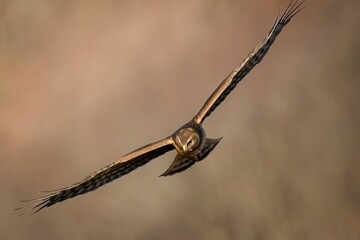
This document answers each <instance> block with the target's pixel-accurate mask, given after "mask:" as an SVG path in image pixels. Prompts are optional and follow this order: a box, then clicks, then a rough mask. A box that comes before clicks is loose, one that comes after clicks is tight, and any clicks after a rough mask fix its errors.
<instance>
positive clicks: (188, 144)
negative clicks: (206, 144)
mask: <svg viewBox="0 0 360 240" xmlns="http://www.w3.org/2000/svg"><path fill="white" fill-rule="evenodd" d="M193 143H194V140H193V139H190V140H189V141H188V142H187V146H188V147H190V146H192V145H193Z"/></svg>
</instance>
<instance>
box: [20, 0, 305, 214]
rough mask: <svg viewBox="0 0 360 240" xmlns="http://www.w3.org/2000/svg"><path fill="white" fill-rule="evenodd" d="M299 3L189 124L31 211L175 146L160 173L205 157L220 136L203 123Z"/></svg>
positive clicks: (112, 177)
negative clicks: (209, 135)
mask: <svg viewBox="0 0 360 240" xmlns="http://www.w3.org/2000/svg"><path fill="white" fill-rule="evenodd" d="M302 3H303V1H302V2H300V3H298V1H295V2H293V1H292V0H291V1H290V3H289V5H288V7H287V8H286V10H285V12H284V13H283V15H282V16H281V17H280V18H279V17H278V18H277V19H276V22H275V24H274V25H273V27H272V28H271V30H270V32H269V34H268V35H267V37H266V38H265V39H264V40H263V42H261V44H259V45H258V46H257V47H256V48H255V49H254V50H253V51H252V52H251V53H250V54H249V55H248V57H247V58H246V59H245V60H244V61H243V63H242V64H241V65H240V67H238V68H236V69H235V70H234V71H233V72H231V73H230V74H229V76H227V77H226V78H225V80H223V81H222V82H221V83H220V85H219V86H218V87H217V88H216V89H215V91H214V92H213V93H212V94H211V95H210V97H209V98H208V99H207V100H206V102H205V104H204V105H203V106H202V108H201V109H200V111H199V112H198V113H197V114H196V115H195V116H194V117H193V118H192V119H191V120H190V121H189V122H188V123H186V124H185V125H183V126H182V127H180V128H179V129H178V130H176V131H175V132H174V133H173V134H171V135H170V136H169V137H166V138H164V139H162V140H160V141H157V142H154V143H150V144H148V145H146V146H144V147H141V148H139V149H137V150H135V151H133V152H130V153H128V154H126V155H124V156H122V157H121V158H120V159H118V160H116V161H115V162H113V163H111V164H110V165H108V166H106V167H104V168H102V169H100V170H98V171H96V172H94V173H92V174H90V175H89V176H87V177H86V178H85V179H83V180H82V181H80V182H78V183H75V184H73V185H70V186H68V187H65V188H62V189H58V190H54V191H51V192H50V194H49V195H47V196H45V197H42V198H38V199H34V200H27V201H34V202H33V203H32V204H31V206H34V207H33V209H34V211H35V212H34V213H36V212H38V211H40V210H41V209H43V208H45V207H50V206H52V205H54V204H55V203H59V202H62V201H64V200H66V199H69V198H73V197H76V196H78V195H81V194H84V193H87V192H90V191H93V190H95V189H97V188H98V187H100V186H102V185H104V184H106V183H109V182H111V181H113V180H115V179H117V178H119V177H121V176H123V175H126V174H128V173H130V172H131V171H133V170H135V169H136V168H138V167H140V166H142V165H144V164H146V163H148V162H149V161H150V160H152V159H154V158H156V157H158V156H160V155H162V154H164V153H166V152H168V151H171V150H174V149H175V150H176V151H177V155H176V157H175V159H174V161H173V162H172V164H171V165H170V167H169V168H168V169H167V170H166V171H165V172H164V173H163V174H162V175H161V176H169V175H173V174H175V173H179V172H182V171H184V170H186V169H188V168H189V167H191V166H192V165H194V164H195V163H196V162H199V161H201V160H203V159H205V158H206V157H207V155H209V153H210V152H211V151H212V150H214V148H215V147H216V145H217V144H218V143H219V142H220V140H221V138H217V139H210V138H206V134H205V131H204V129H203V127H202V123H203V122H204V120H205V119H206V118H207V117H208V116H209V115H210V114H211V113H212V112H213V111H214V110H215V108H216V107H218V106H219V105H220V103H221V102H222V101H224V99H225V98H226V96H227V95H228V94H229V93H230V92H231V91H232V90H233V89H234V88H235V87H236V85H237V84H238V83H239V82H240V81H241V80H242V79H243V78H244V77H245V76H246V75H247V74H248V73H249V72H250V71H251V69H252V68H253V67H254V66H255V65H256V64H258V63H259V62H260V61H261V60H262V59H263V57H264V56H265V54H266V53H267V52H268V50H269V48H270V46H271V45H272V44H273V43H274V41H275V39H276V37H277V36H278V35H279V33H280V32H281V30H282V29H283V28H284V27H285V26H286V24H287V23H289V21H290V20H291V19H292V17H294V16H295V15H296V14H297V13H298V12H299V11H300V10H301V8H300V6H301V5H302ZM19 209H21V208H19Z"/></svg>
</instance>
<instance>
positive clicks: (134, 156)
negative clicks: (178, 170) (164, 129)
mask: <svg viewBox="0 0 360 240" xmlns="http://www.w3.org/2000/svg"><path fill="white" fill-rule="evenodd" d="M173 149H175V147H174V146H173V141H172V139H171V137H169V138H165V139H163V140H160V141H158V142H154V143H151V144H148V145H146V146H144V147H142V148H139V149H137V150H135V151H133V152H131V153H129V154H127V155H125V156H123V157H121V158H120V159H118V160H117V161H115V162H113V163H111V164H109V165H108V166H106V167H104V168H102V169H100V170H98V171H96V172H94V173H92V174H91V175H89V176H87V177H86V178H85V179H83V180H82V181H81V182H79V183H76V184H73V185H71V186H69V187H65V188H62V189H59V190H55V191H49V192H52V193H51V194H49V195H47V196H45V197H42V198H38V199H34V200H28V201H31V202H32V204H31V206H34V207H33V209H35V213H36V212H38V211H40V210H41V209H43V208H45V207H50V206H51V205H54V204H55V203H59V202H62V201H64V200H66V199H69V198H73V197H76V196H78V195H81V194H84V193H87V192H90V191H93V190H95V189H97V188H98V187H100V186H102V185H104V184H106V183H109V182H111V181H113V180H115V179H117V178H119V177H121V176H123V175H126V174H128V173H130V172H131V171H133V170H135V169H136V168H138V167H140V166H142V165H144V164H146V163H148V162H149V161H150V160H152V159H154V158H156V157H158V156H160V155H162V154H164V153H166V152H168V151H170V150H173ZM24 202H27V201H24ZM18 209H22V208H18ZM18 209H17V210H18Z"/></svg>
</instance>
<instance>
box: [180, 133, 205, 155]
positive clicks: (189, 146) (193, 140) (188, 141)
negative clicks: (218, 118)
mask: <svg viewBox="0 0 360 240" xmlns="http://www.w3.org/2000/svg"><path fill="white" fill-rule="evenodd" d="M177 142H178V146H179V147H180V148H181V150H182V151H183V152H184V153H187V152H192V151H194V150H196V149H197V148H198V147H199V145H200V137H199V134H198V133H197V132H196V131H194V130H193V129H190V130H188V129H184V131H182V132H180V134H179V135H178V137H177Z"/></svg>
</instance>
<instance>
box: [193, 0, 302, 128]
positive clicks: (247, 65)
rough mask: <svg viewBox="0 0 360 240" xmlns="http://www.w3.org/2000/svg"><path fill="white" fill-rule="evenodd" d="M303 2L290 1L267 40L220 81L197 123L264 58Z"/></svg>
mask: <svg viewBox="0 0 360 240" xmlns="http://www.w3.org/2000/svg"><path fill="white" fill-rule="evenodd" d="M303 2H304V1H301V2H300V3H299V2H298V1H295V2H293V1H290V3H289V5H288V7H287V8H286V10H285V12H284V14H283V15H282V16H281V17H280V18H278V19H276V22H275V24H274V26H273V27H272V28H271V30H270V32H269V34H268V36H267V37H266V38H265V40H264V41H263V42H262V43H261V44H259V45H258V46H257V47H256V48H255V49H254V50H253V51H252V52H251V53H250V54H249V56H248V57H247V58H246V59H245V60H244V61H243V63H242V64H241V66H240V67H238V68H237V69H235V70H234V71H233V72H231V73H230V74H229V76H227V77H226V78H225V80H223V81H222V82H221V83H220V85H219V86H218V87H217V88H216V89H215V91H214V92H213V93H212V94H211V95H210V97H209V98H208V99H207V100H206V102H205V104H204V105H203V107H202V108H201V109H200V111H199V112H198V113H197V114H196V115H195V117H194V119H193V120H194V121H195V122H196V123H202V122H203V121H204V120H205V119H206V117H208V116H209V115H210V114H211V113H212V112H213V111H214V110H215V109H216V107H217V106H219V105H220V103H221V102H222V101H224V99H225V98H226V96H227V95H229V93H230V92H231V91H232V90H233V89H234V88H235V87H236V85H237V84H238V83H239V82H240V81H241V80H242V79H243V78H244V77H245V76H246V75H247V74H248V73H249V72H250V71H251V69H252V68H253V67H255V65H256V64H258V63H259V62H260V61H261V60H262V59H263V57H264V56H265V55H266V53H267V52H268V50H269V48H270V47H271V45H272V44H273V43H274V41H275V39H276V37H277V36H278V35H279V33H280V32H281V30H282V29H283V28H284V27H285V26H286V24H287V23H288V22H289V21H290V20H291V18H292V17H293V16H295V15H296V14H297V13H298V12H299V11H300V10H301V8H300V6H301V5H302V3H303Z"/></svg>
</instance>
